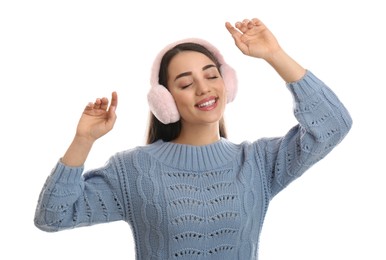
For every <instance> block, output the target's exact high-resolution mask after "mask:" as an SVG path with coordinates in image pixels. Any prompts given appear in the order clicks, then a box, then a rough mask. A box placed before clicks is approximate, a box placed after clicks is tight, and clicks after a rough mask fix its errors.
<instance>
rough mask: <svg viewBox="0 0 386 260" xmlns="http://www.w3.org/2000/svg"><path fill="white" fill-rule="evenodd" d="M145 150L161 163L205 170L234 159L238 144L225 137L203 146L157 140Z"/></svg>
mask: <svg viewBox="0 0 386 260" xmlns="http://www.w3.org/2000/svg"><path fill="white" fill-rule="evenodd" d="M145 150H146V151H147V152H148V153H149V154H150V155H151V156H153V157H155V158H156V159H157V160H158V161H160V162H161V163H164V164H166V165H168V166H170V167H173V168H177V169H181V170H186V171H206V170H211V169H216V168H219V167H221V166H224V165H226V164H228V163H229V162H230V161H232V160H234V159H236V156H235V155H236V152H237V150H238V146H237V145H235V144H233V143H231V142H230V141H228V140H227V139H225V138H221V139H220V140H219V141H217V142H215V143H212V144H209V145H203V146H194V145H185V144H176V143H172V142H164V141H162V140H158V141H157V142H155V143H153V144H151V145H148V146H146V147H145Z"/></svg>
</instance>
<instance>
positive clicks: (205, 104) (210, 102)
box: [198, 99, 216, 107]
mask: <svg viewBox="0 0 386 260" xmlns="http://www.w3.org/2000/svg"><path fill="white" fill-rule="evenodd" d="M214 102H216V101H215V100H214V99H213V100H210V101H207V102H205V103H202V104H199V105H198V107H207V106H211V105H213V104H214Z"/></svg>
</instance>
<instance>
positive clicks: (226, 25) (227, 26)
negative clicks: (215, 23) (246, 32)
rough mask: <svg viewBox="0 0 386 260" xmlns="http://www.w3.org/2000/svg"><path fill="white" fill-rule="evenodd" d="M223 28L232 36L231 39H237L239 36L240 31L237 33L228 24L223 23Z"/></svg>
mask: <svg viewBox="0 0 386 260" xmlns="http://www.w3.org/2000/svg"><path fill="white" fill-rule="evenodd" d="M225 27H226V28H227V30H228V32H229V33H230V34H231V35H232V37H233V38H238V37H240V36H241V33H240V31H238V30H237V29H236V28H235V27H233V26H232V25H231V24H230V23H229V22H226V23H225Z"/></svg>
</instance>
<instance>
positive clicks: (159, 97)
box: [147, 38, 237, 124]
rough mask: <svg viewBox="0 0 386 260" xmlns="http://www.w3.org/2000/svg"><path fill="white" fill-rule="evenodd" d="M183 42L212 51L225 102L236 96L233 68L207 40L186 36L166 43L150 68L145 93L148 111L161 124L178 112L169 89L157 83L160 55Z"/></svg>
mask: <svg viewBox="0 0 386 260" xmlns="http://www.w3.org/2000/svg"><path fill="white" fill-rule="evenodd" d="M184 42H193V43H197V44H201V45H202V46H204V47H205V48H207V49H208V50H209V51H211V52H212V53H213V55H214V56H215V57H216V58H217V59H218V61H219V62H220V64H221V67H220V72H221V75H222V77H223V79H224V84H225V88H226V93H227V102H228V103H229V102H232V101H233V100H234V98H235V97H236V93H237V76H236V72H235V70H234V69H233V68H232V67H230V66H229V65H228V64H227V63H226V62H225V60H224V58H223V56H222V55H221V53H220V51H219V50H218V49H217V48H216V47H214V46H213V45H212V44H210V43H209V42H207V41H205V40H202V39H199V38H187V39H184V40H180V41H177V42H174V43H172V44H169V45H167V46H166V47H165V48H164V49H162V51H161V52H160V53H159V54H158V55H157V57H156V58H155V60H154V62H153V66H152V69H151V77H150V84H151V87H150V90H149V92H148V95H147V100H148V103H149V107H150V111H151V112H152V113H153V114H154V116H155V117H156V118H157V119H158V120H159V121H161V122H162V123H163V124H170V123H174V122H177V121H178V120H179V119H180V113H179V112H178V109H177V105H176V103H175V101H174V98H173V96H172V95H171V94H170V92H169V90H168V89H167V88H166V87H164V86H162V85H160V84H159V77H158V75H159V70H160V64H161V60H162V57H163V56H164V54H165V53H166V52H167V51H168V50H170V49H171V48H173V47H174V46H176V45H177V44H180V43H184Z"/></svg>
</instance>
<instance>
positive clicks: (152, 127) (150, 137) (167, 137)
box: [146, 42, 227, 144]
mask: <svg viewBox="0 0 386 260" xmlns="http://www.w3.org/2000/svg"><path fill="white" fill-rule="evenodd" d="M183 51H195V52H199V53H202V54H204V55H205V56H207V57H208V58H209V59H210V60H212V61H213V62H214V64H215V65H216V67H217V69H218V71H219V72H220V73H221V70H220V67H221V64H220V62H219V61H218V59H217V58H216V57H215V56H214V55H213V53H212V52H210V51H209V50H208V49H207V48H205V47H204V46H202V45H200V44H197V43H193V42H185V43H180V44H178V45H176V46H174V47H173V48H171V49H170V50H168V51H167V52H166V53H165V55H164V56H163V57H162V59H161V64H160V69H159V73H158V77H159V82H158V83H159V84H160V85H162V86H164V87H165V88H168V86H167V81H168V69H169V64H170V61H171V60H172V59H173V58H174V56H176V55H177V54H178V53H180V52H183ZM180 132H181V119H180V120H179V121H177V122H175V123H170V124H163V123H161V122H160V121H159V120H158V119H157V118H156V117H155V116H154V114H153V113H152V112H150V116H149V125H148V134H147V140H146V143H147V144H151V143H154V142H156V141H158V140H160V139H161V140H163V141H165V142H169V141H172V140H174V139H176V138H177V137H178V136H179V135H180ZM219 133H220V136H221V137H225V138H226V137H227V134H226V128H225V122H224V118H221V120H220V127H219Z"/></svg>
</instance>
